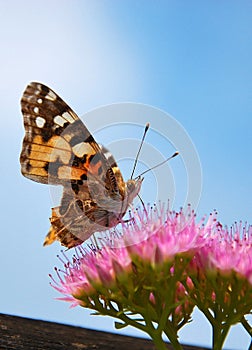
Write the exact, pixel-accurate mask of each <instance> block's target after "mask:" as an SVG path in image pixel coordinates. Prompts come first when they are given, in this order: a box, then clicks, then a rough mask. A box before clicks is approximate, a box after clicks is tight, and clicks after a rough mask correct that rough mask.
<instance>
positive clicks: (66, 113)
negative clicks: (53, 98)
mask: <svg viewBox="0 0 252 350" xmlns="http://www.w3.org/2000/svg"><path fill="white" fill-rule="evenodd" d="M62 117H64V118H65V119H66V120H67V121H68V122H69V123H73V122H74V120H75V119H74V118H73V117H72V116H71V114H70V113H68V112H64V113H63V114H62Z"/></svg>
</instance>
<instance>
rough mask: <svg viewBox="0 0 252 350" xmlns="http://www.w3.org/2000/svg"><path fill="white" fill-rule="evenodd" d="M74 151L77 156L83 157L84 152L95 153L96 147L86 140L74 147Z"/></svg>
mask: <svg viewBox="0 0 252 350" xmlns="http://www.w3.org/2000/svg"><path fill="white" fill-rule="evenodd" d="M73 152H74V154H75V155H76V156H77V157H83V156H84V154H95V151H94V149H93V148H92V147H91V146H90V145H89V144H88V143H86V142H81V143H78V144H77V145H75V146H74V147H73Z"/></svg>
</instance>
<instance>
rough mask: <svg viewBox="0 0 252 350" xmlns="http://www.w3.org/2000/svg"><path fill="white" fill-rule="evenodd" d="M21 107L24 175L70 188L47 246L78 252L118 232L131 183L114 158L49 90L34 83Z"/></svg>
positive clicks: (54, 219) (53, 221)
mask: <svg viewBox="0 0 252 350" xmlns="http://www.w3.org/2000/svg"><path fill="white" fill-rule="evenodd" d="M21 107H22V113H23V117H24V126H25V137H24V140H23V147H22V151H21V155H20V162H21V171H22V174H23V175H24V176H25V177H27V178H29V179H31V180H33V181H36V182H40V183H45V184H47V183H50V184H54V185H58V184H60V185H63V187H64V191H63V197H62V200H61V205H60V206H59V207H57V208H53V209H52V217H51V218H50V221H51V225H52V226H51V228H50V231H49V233H48V235H47V237H46V240H45V244H50V243H52V242H53V241H54V240H55V239H58V240H60V241H61V243H62V244H63V245H65V246H67V247H71V246H75V245H78V244H80V243H81V242H82V241H84V240H86V239H87V238H88V237H89V236H90V235H91V234H92V233H94V232H95V231H97V230H98V231H101V230H102V228H103V229H104V228H106V227H112V226H114V218H116V217H117V214H115V215H113V211H115V212H120V205H121V204H120V202H122V201H123V199H124V192H125V183H124V181H123V178H122V175H121V172H120V170H119V168H118V167H117V164H116V162H115V160H114V158H113V157H112V155H111V154H110V153H109V152H108V150H106V149H105V148H103V147H102V146H99V145H98V144H97V143H96V141H95V140H94V138H93V136H92V135H91V134H90V132H89V131H88V129H87V128H86V127H85V125H84V124H83V123H82V121H81V120H80V119H79V118H78V116H77V114H76V113H75V112H74V111H73V110H72V109H71V108H70V107H69V106H68V105H67V104H66V103H65V102H64V101H63V100H62V99H61V98H60V97H59V96H58V95H57V94H56V93H55V92H54V91H53V90H51V89H50V88H48V87H47V86H45V85H43V84H40V83H35V82H33V83H30V84H29V85H28V86H27V88H26V89H25V91H24V93H23V96H22V99H21ZM115 204H116V205H117V207H118V208H116V207H115ZM76 235H77V236H76ZM79 237H81V238H79Z"/></svg>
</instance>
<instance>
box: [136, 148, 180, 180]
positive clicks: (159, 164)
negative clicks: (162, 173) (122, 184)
mask: <svg viewBox="0 0 252 350" xmlns="http://www.w3.org/2000/svg"><path fill="white" fill-rule="evenodd" d="M178 154H179V152H178V151H176V152H175V153H173V155H172V156H170V157H169V158H167V159H165V160H163V161H162V162H161V163H158V164H157V165H154V166H153V167H151V168H150V169H147V170H145V171H144V172H143V173H142V174H140V175H138V176H137V178H138V177H141V176H142V175H143V174H146V173H148V171H151V170H153V169H155V168H157V167H159V166H161V165H163V164H164V163H166V162H168V160H170V159H172V158H174V157H176V156H177V155H178Z"/></svg>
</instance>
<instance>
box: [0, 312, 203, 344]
mask: <svg viewBox="0 0 252 350" xmlns="http://www.w3.org/2000/svg"><path fill="white" fill-rule="evenodd" d="M0 349H1V350H3V349H4V350H14V349H15V350H21V349H25V350H45V349H49V350H64V349H66V350H82V349H85V350H94V349H95V350H112V349H113V350H115V349H120V350H128V349H130V350H153V349H154V346H153V344H152V342H151V341H150V340H147V339H142V338H134V337H129V336H123V335H118V334H113V333H107V332H100V331H94V330H90V329H86V328H81V327H73V326H67V325H63V324H59V323H55V322H45V321H40V320H33V319H29V318H24V317H18V316H10V315H4V314H0ZM167 349H172V347H171V346H170V345H167ZM183 349H184V350H205V349H206V348H200V347H193V346H183Z"/></svg>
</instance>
